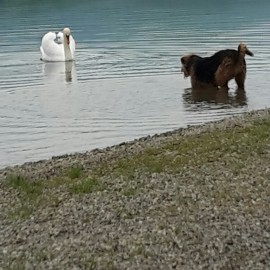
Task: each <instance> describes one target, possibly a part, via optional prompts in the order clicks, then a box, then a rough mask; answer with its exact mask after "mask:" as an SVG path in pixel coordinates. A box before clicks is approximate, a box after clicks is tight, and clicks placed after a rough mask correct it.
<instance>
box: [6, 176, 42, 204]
mask: <svg viewBox="0 0 270 270" xmlns="http://www.w3.org/2000/svg"><path fill="white" fill-rule="evenodd" d="M7 183H8V185H9V186H10V187H13V188H15V189H17V190H18V191H20V192H21V193H23V194H24V195H25V196H26V197H27V198H29V199H33V200H35V199H36V198H37V197H38V196H40V195H41V194H42V191H43V185H42V182H34V181H31V182H30V181H28V180H27V178H25V177H24V176H22V175H17V174H11V175H9V176H8V177H7Z"/></svg>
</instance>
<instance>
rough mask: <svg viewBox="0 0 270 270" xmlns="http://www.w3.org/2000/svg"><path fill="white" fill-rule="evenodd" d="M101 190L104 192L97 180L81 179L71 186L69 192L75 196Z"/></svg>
mask: <svg viewBox="0 0 270 270" xmlns="http://www.w3.org/2000/svg"><path fill="white" fill-rule="evenodd" d="M101 190H103V187H102V185H101V184H100V183H99V182H98V180H97V179H95V178H86V179H81V180H80V181H77V182H73V183H71V184H70V185H69V191H70V193H73V194H86V193H92V192H96V191H101Z"/></svg>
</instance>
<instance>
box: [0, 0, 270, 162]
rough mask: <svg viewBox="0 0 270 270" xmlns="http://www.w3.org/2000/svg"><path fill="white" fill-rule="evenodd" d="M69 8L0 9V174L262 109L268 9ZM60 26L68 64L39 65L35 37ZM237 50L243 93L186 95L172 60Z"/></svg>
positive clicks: (111, 2) (160, 4) (140, 4)
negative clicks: (69, 42)
mask: <svg viewBox="0 0 270 270" xmlns="http://www.w3.org/2000/svg"><path fill="white" fill-rule="evenodd" d="M77 2H78V3H76V4H74V1H45V2H44V1H29V0H24V1H22V0H12V1H8V0H4V1H3V0H2V1H1V4H0V24H1V32H0V59H1V61H0V94H1V99H0V126H1V130H0V167H4V166H8V165H14V164H20V163H23V162H25V161H32V160H39V159H43V158H49V157H51V156H53V155H59V154H64V153H72V152H75V151H86V150H90V149H93V148H96V147H106V146H109V145H112V144H116V143H120V142H122V141H127V140H132V139H134V138H138V137H141V136H145V135H149V134H150V135H151V134H155V133H160V132H164V131H167V130H172V129H175V128H179V127H184V126H187V125H194V124H200V123H204V122H207V121H212V120H216V119H221V118H224V117H227V116H229V115H232V114H237V113H241V112H244V111H248V110H252V109H258V108H265V107H269V103H270V91H269V87H268V85H269V80H270V79H269V75H268V74H269V72H270V46H269V41H270V27H269V26H270V20H269V17H270V16H269V15H270V2H269V1H266V0H264V1H259V2H255V1H251V0H242V1H230V0H229V1H223V2H222V3H220V2H218V1H214V0H208V1H199V0H197V1H178V0H169V1H154V0H146V1H126V0H125V1H124V0H100V1H77ZM64 26H69V27H70V28H71V30H72V34H73V37H74V38H75V40H76V42H77V50H76V62H75V63H72V64H71V63H43V62H41V61H40V60H39V58H40V52H39V46H40V41H41V37H42V35H43V34H45V33H46V32H48V31H59V30H61V29H62V28H63V27H64ZM241 41H244V42H245V43H246V44H247V45H248V47H249V48H250V50H251V51H253V53H254V54H255V57H254V58H251V57H247V58H246V60H247V65H248V75H247V80H246V92H238V91H237V90H236V86H235V83H234V82H233V81H232V82H231V83H230V91H229V92H228V93H224V92H222V91H218V92H217V93H213V92H211V93H203V94H202V93H196V92H194V91H191V89H190V82H189V80H184V78H183V75H182V74H180V63H179V58H180V56H181V55H183V54H187V53H198V54H200V55H202V56H206V55H210V54H212V53H213V52H215V51H217V50H220V49H225V48H235V49H236V48H237V46H238V44H239V42H241Z"/></svg>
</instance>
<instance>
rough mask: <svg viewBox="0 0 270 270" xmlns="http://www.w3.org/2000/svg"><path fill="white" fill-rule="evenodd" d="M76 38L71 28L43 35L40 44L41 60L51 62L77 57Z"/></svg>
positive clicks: (70, 59)
mask: <svg viewBox="0 0 270 270" xmlns="http://www.w3.org/2000/svg"><path fill="white" fill-rule="evenodd" d="M75 46H76V44H75V40H74V39H73V37H72V36H71V34H70V29H69V28H64V30H63V32H58V33H54V32H49V33H47V34H46V35H44V36H43V38H42V41H41V46H40V52H41V60H43V61H49V62H57V61H72V60H74V58H75Z"/></svg>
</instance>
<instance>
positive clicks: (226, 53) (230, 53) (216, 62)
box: [194, 49, 238, 84]
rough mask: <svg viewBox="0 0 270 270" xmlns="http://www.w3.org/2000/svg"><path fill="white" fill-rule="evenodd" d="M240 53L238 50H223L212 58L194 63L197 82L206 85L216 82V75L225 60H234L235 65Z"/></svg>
mask: <svg viewBox="0 0 270 270" xmlns="http://www.w3.org/2000/svg"><path fill="white" fill-rule="evenodd" d="M237 57H238V52H237V51H236V50H229V49H228V50H221V51H218V52H216V53H215V54H214V55H212V56H210V57H204V58H202V57H200V59H197V61H196V62H195V63H194V74H195V76H196V78H197V80H199V81H201V82H204V83H212V84H213V82H214V81H215V73H216V71H217V70H218V68H219V66H220V65H221V64H222V63H223V61H224V59H225V58H230V59H232V62H233V63H236V62H237Z"/></svg>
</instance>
